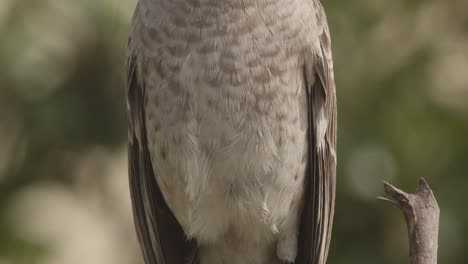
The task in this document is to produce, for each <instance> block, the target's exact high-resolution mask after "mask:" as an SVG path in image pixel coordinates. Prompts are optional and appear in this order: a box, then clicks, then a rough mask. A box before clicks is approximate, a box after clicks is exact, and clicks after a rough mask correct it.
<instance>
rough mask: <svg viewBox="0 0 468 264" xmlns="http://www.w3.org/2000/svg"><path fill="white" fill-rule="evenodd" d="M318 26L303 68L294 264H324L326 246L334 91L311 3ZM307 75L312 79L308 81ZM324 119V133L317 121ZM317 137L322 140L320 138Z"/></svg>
mask: <svg viewBox="0 0 468 264" xmlns="http://www.w3.org/2000/svg"><path fill="white" fill-rule="evenodd" d="M314 2H315V5H316V10H317V15H316V17H317V21H318V23H317V24H318V25H319V29H320V30H319V35H320V36H319V39H320V46H321V50H320V51H319V52H318V54H317V56H316V57H315V58H314V62H313V64H314V66H313V67H312V68H313V69H309V68H307V67H306V68H305V69H306V71H313V72H305V73H304V76H305V79H306V83H307V87H308V104H309V124H310V129H309V158H310V161H309V170H308V171H309V175H310V176H309V177H308V178H307V180H306V192H305V203H304V211H303V214H302V219H301V227H300V235H299V249H298V250H299V252H298V257H297V259H296V263H298V264H299V263H301V264H324V263H325V262H326V259H327V255H328V249H329V246H330V239H331V230H332V222H333V214H334V207H335V186H336V117H337V114H336V91H335V82H334V79H333V64H332V56H331V47H330V36H329V30H328V25H327V20H326V16H325V13H324V11H323V8H322V6H321V4H320V3H319V2H318V0H317V1H316V0H314ZM307 76H312V78H308V77H307ZM320 111H323V116H324V117H325V120H326V121H327V123H326V131H325V134H324V135H322V134H323V133H322V132H321V131H320V129H321V127H320V121H321V120H320V118H321V115H320V114H321V113H320ZM321 135H322V136H323V137H321Z"/></svg>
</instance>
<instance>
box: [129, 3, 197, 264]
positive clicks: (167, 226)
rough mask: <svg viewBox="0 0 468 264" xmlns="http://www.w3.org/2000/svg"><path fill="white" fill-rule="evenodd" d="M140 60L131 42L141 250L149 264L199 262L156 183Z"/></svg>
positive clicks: (132, 148) (134, 192)
mask: <svg viewBox="0 0 468 264" xmlns="http://www.w3.org/2000/svg"><path fill="white" fill-rule="evenodd" d="M137 12H138V7H137V11H136V13H137ZM138 59H139V56H138V50H137V48H135V46H134V43H132V41H131V39H130V40H129V44H128V50H127V58H126V74H125V75H126V76H125V77H126V86H125V93H126V96H127V111H128V128H129V130H128V142H129V143H128V163H129V178H130V179H129V180H130V194H131V199H132V207H133V217H134V222H135V227H136V231H137V235H138V239H139V242H140V247H141V248H142V251H143V255H144V260H145V263H146V264H182V263H183V264H191V263H197V257H196V252H197V250H196V245H195V244H194V242H191V241H187V238H186V236H185V233H184V232H183V230H182V228H181V227H180V225H179V223H178V222H177V220H176V218H175V217H174V215H173V214H172V212H171V211H170V209H169V208H168V206H167V205H166V202H165V201H164V198H163V196H162V194H161V191H160V190H159V187H158V185H157V183H156V178H155V175H154V171H153V166H152V164H151V158H150V153H149V150H148V141H147V134H146V124H145V106H144V102H145V100H144V98H145V85H144V84H143V83H142V81H141V80H139V79H140V78H138V72H139V71H138V66H137V65H138V63H137V62H138Z"/></svg>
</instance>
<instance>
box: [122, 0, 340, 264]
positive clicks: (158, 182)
mask: <svg viewBox="0 0 468 264" xmlns="http://www.w3.org/2000/svg"><path fill="white" fill-rule="evenodd" d="M126 77H127V80H126V84H127V85H126V95H127V107H128V117H129V174H130V186H131V195H132V204H133V210H134V218H135V225H136V229H137V233H138V237H139V240H140V244H141V246H142V250H143V253H144V256H145V261H146V263H148V264H149V263H158V264H159V263H168V264H173V263H174V264H178V263H201V264H215V263H227V264H230V263H232V264H241V263H252V264H266V263H283V262H295V263H307V264H323V263H325V261H326V257H327V254H328V248H329V241H330V235H331V226H332V220H333V211H334V197H335V174H336V99H335V98H336V94H335V85H334V80H333V66H332V58H331V50H330V37H329V33H328V26H327V22H326V17H325V14H324V12H323V8H322V6H321V4H320V3H319V2H318V0H140V1H139V3H138V6H137V8H136V11H135V16H134V18H133V22H132V28H131V32H130V41H129V45H128V55H127V72H126ZM298 236H299V238H298Z"/></svg>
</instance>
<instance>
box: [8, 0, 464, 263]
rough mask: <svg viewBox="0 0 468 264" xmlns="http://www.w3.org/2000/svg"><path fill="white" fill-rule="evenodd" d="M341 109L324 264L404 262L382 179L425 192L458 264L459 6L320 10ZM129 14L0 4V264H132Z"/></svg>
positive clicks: (360, 1) (118, 0)
mask: <svg viewBox="0 0 468 264" xmlns="http://www.w3.org/2000/svg"><path fill="white" fill-rule="evenodd" d="M323 2H324V6H325V7H326V9H327V12H328V17H329V21H330V27H331V30H332V37H333V49H334V58H335V69H336V73H335V74H336V81H337V87H338V97H339V99H338V102H339V136H338V140H339V175H338V177H339V178H338V197H337V213H336V221H335V226H334V235H333V243H332V249H331V256H330V260H329V263H330V264H349V263H360V264H365V263H383V264H387V263H388V264H390V263H406V260H405V256H406V250H407V249H406V246H407V239H406V228H405V226H404V220H403V217H402V216H401V215H400V212H399V211H398V210H396V209H394V208H392V207H390V206H388V205H386V204H384V203H382V202H380V201H377V200H376V199H375V197H376V196H379V195H382V180H386V181H390V182H392V183H394V184H396V185H398V186H400V187H402V188H404V189H406V190H414V188H415V186H416V183H417V178H418V177H420V176H424V177H426V179H427V180H428V181H429V183H430V185H431V186H432V187H433V189H434V192H435V194H436V196H437V198H438V200H439V204H440V207H441V211H442V216H441V227H440V228H441V233H440V250H439V256H440V257H439V259H440V260H439V262H440V263H444V264H451V263H468V243H466V239H465V238H466V237H468V210H467V209H466V202H467V200H466V199H467V198H466V195H465V194H466V189H467V187H468V177H467V176H468V175H467V172H468V160H467V157H468V136H467V135H468V12H466V10H468V1H466V0H445V1H442V0H418V1H416V0H413V1H405V0H393V1H385V0H355V1H340V0H323ZM134 6H135V0H99V1H96V0H80V1H74V0H35V1H30V0H2V1H0V34H1V36H2V37H1V41H0V264H35V263H46V264H75V263H77V264H78V263H80V264H81V263H89V264H93V263H96V264H128V263H141V258H140V257H139V252H138V248H137V246H136V239H135V235H134V231H133V224H132V219H131V212H130V203H129V194H128V186H127V176H126V174H127V169H126V144H125V141H126V117H125V103H124V98H123V80H122V79H123V78H122V73H123V57H124V51H125V46H126V34H127V30H128V26H129V22H130V19H131V14H132V12H133V8H134Z"/></svg>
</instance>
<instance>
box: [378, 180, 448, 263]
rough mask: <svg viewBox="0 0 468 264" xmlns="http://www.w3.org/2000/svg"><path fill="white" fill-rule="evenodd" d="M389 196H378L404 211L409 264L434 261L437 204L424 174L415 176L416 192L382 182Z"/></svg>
mask: <svg viewBox="0 0 468 264" xmlns="http://www.w3.org/2000/svg"><path fill="white" fill-rule="evenodd" d="M384 190H385V192H386V193H387V194H388V195H390V198H382V197H379V199H381V200H385V201H387V202H390V203H391V204H393V205H395V206H397V207H398V208H400V209H401V210H402V211H403V214H404V215H405V220H406V224H407V227H408V237H409V247H410V250H409V251H410V264H436V263H437V246H438V243H437V239H438V231H439V214H440V210H439V206H438V204H437V201H436V199H435V197H434V194H433V193H432V190H431V189H430V188H429V186H428V185H427V183H426V181H425V180H424V178H421V179H420V180H419V185H418V187H417V188H416V193H410V194H408V193H406V192H404V191H402V190H400V189H398V188H396V187H394V186H393V185H391V184H389V183H387V182H384Z"/></svg>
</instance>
